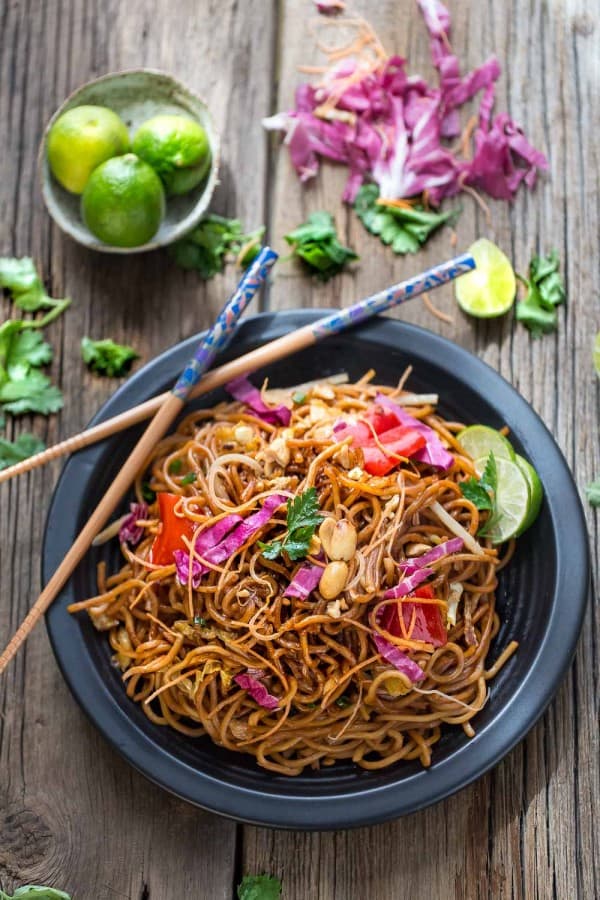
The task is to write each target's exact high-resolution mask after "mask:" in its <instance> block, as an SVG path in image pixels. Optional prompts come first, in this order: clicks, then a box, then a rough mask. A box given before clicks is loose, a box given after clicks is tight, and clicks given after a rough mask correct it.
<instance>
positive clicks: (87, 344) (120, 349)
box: [81, 337, 139, 378]
mask: <svg viewBox="0 0 600 900" xmlns="http://www.w3.org/2000/svg"><path fill="white" fill-rule="evenodd" d="M81 356H82V358H83V361H84V363H85V364H86V365H87V366H88V368H89V369H91V370H92V371H93V372H96V373H97V374H98V375H108V377H109V378H116V377H119V376H120V375H124V374H125V373H126V372H128V371H129V369H130V368H131V363H132V362H133V360H134V359H138V357H139V353H137V352H136V351H135V350H134V349H133V347H128V346H127V345H126V344H116V343H115V342H114V341H111V340H110V338H107V339H106V340H103V341H93V340H92V339H91V338H89V337H84V338H82V341H81Z"/></svg>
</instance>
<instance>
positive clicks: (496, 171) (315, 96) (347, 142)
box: [263, 0, 548, 204]
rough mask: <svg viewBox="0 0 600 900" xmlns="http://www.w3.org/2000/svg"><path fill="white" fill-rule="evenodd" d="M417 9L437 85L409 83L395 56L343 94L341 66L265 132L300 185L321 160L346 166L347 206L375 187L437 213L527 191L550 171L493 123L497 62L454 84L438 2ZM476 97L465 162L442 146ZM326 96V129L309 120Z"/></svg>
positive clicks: (344, 68)
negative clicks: (451, 204) (331, 107)
mask: <svg viewBox="0 0 600 900" xmlns="http://www.w3.org/2000/svg"><path fill="white" fill-rule="evenodd" d="M417 2H418V5H419V7H420V9H421V12H422V14H423V18H424V20H425V25H426V27H427V30H428V33H429V40H430V53H431V58H432V62H433V64H434V66H435V68H436V69H437V72H438V84H437V85H429V84H427V83H426V82H425V81H424V80H423V79H421V78H419V77H416V76H409V75H408V74H407V72H406V60H404V59H402V58H401V57H399V56H392V57H390V58H389V59H387V60H386V61H385V63H384V64H382V66H381V67H380V68H379V69H377V70H375V71H369V72H367V73H366V74H365V75H364V76H363V77H362V78H361V79H360V80H359V81H358V82H357V81H354V82H352V83H351V84H348V80H349V76H350V75H352V74H353V73H354V71H355V68H356V63H355V62H354V61H352V60H342V61H341V62H340V63H338V65H337V66H335V67H334V68H333V69H332V70H330V71H329V73H328V74H327V75H326V76H325V79H324V82H323V83H322V84H321V85H319V86H318V87H315V86H313V85H311V84H301V85H300V86H299V87H298V89H297V91H296V105H295V108H294V109H293V110H290V111H289V112H281V113H278V114H277V115H275V116H272V117H271V118H269V119H265V120H264V121H263V124H264V126H265V128H267V129H270V130H277V131H283V132H284V133H285V141H284V142H285V144H286V145H287V147H288V150H289V153H290V158H291V161H292V164H293V165H294V167H295V169H296V171H297V172H298V175H299V176H300V180H301V181H306V180H308V179H309V178H312V177H314V176H315V175H316V174H317V172H318V170H319V165H320V160H321V159H331V160H334V161H336V162H340V163H343V164H345V165H346V166H347V167H348V180H347V182H346V186H345V188H344V193H343V199H344V200H346V201H348V202H350V203H352V202H353V201H354V199H355V197H356V194H357V191H358V189H359V188H360V186H361V184H362V183H363V181H365V180H373V181H375V182H377V184H378V185H379V188H380V195H381V196H382V197H385V198H388V199H394V198H403V197H413V196H415V195H418V194H420V193H422V192H423V191H427V193H428V197H429V200H430V202H432V203H433V204H438V203H440V202H441V201H442V200H443V199H444V198H445V197H451V196H454V195H455V194H458V193H459V192H460V191H461V190H462V188H463V185H464V184H468V185H473V186H475V187H477V188H479V189H481V190H484V191H486V192H487V193H488V194H490V195H491V196H492V197H496V198H499V199H506V200H510V199H512V198H513V197H514V195H515V193H516V191H517V189H518V188H519V186H520V185H521V183H522V182H523V183H525V184H526V185H527V186H528V187H530V188H532V187H533V186H534V185H535V181H536V177H537V173H538V171H543V170H545V169H547V168H548V163H547V160H546V158H545V156H544V155H543V154H542V153H540V152H539V151H537V150H535V149H534V148H533V147H532V146H531V145H530V144H529V142H528V141H527V140H526V138H525V136H524V135H523V132H522V130H521V129H520V128H519V127H518V125H516V124H515V122H513V120H512V119H511V118H510V117H509V116H508V115H507V114H506V113H503V114H501V115H498V116H496V118H495V119H494V120H493V121H492V117H491V112H492V108H493V105H494V99H495V84H496V81H497V80H498V78H499V77H500V71H501V69H500V64H499V62H498V60H497V59H496V57H494V56H492V57H490V58H489V59H488V60H486V61H485V62H484V63H483V64H482V65H480V66H478V67H476V68H475V69H473V70H472V71H471V72H469V73H467V74H466V75H461V71H460V62H459V60H458V57H457V56H456V55H455V54H454V53H453V52H452V49H451V46H450V26H451V20H450V13H449V12H448V10H447V8H446V7H445V6H444V4H443V3H440V2H439V0H417ZM317 5H318V6H319V5H320V6H332V5H333V6H335V5H336V4H335V3H333V4H331V3H329V4H326V3H321V4H319V3H317ZM480 92H483V94H482V97H481V100H480V103H479V123H478V127H477V129H476V131H475V133H474V136H473V138H474V145H475V149H474V154H473V157H472V159H464V158H462V157H459V156H457V155H456V153H455V152H454V151H453V150H451V149H450V147H449V146H446V145H445V144H444V143H443V141H444V140H446V139H448V138H455V137H456V136H457V135H458V134H460V118H459V111H460V108H461V107H462V106H463V105H464V104H465V103H467V102H468V101H469V100H471V99H472V98H473V97H474V96H475V95H476V94H479V93H480ZM331 96H335V98H336V103H335V107H336V111H337V113H338V115H337V116H336V118H334V119H332V120H329V119H327V118H322V117H321V116H320V115H318V114H317V113H318V108H319V107H320V106H321V105H322V104H323V103H324V102H325V101H326V100H327V99H328V98H329V97H331ZM340 113H341V114H342V117H341V118H340V116H339V114H340Z"/></svg>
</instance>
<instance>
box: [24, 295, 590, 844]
mask: <svg viewBox="0 0 600 900" xmlns="http://www.w3.org/2000/svg"><path fill="white" fill-rule="evenodd" d="M322 315H323V311H322V310H316V309H304V310H290V311H283V312H278V313H262V314H258V315H256V316H251V317H248V318H247V319H245V320H244V321H243V322H242V323H241V325H240V326H239V330H238V335H239V339H240V342H246V343H253V344H257V343H264V342H266V341H267V340H272V339H273V338H275V337H278V336H280V335H281V334H285V333H287V332H289V331H292V330H294V329H296V328H299V327H301V326H302V325H306V324H308V323H311V322H313V321H315V320H316V319H317V318H320V317H321V316H322ZM354 333H355V334H356V335H357V338H358V339H360V337H365V338H367V337H368V339H369V340H370V341H375V342H377V341H379V342H381V343H382V344H385V343H386V342H388V343H389V342H390V340H391V339H392V338H393V339H394V340H397V341H399V342H400V343H403V344H405V345H408V346H409V347H410V350H411V352H413V353H414V354H415V355H416V356H419V355H420V354H419V350H420V349H422V348H423V347H425V348H426V349H427V354H428V355H429V357H430V358H434V359H436V360H438V359H444V365H445V366H446V368H451V369H452V371H454V372H460V373H461V378H462V380H463V381H469V383H470V384H477V385H478V393H479V394H480V395H485V397H486V401H487V402H488V403H491V399H490V398H491V397H492V396H493V398H494V399H493V405H494V406H496V407H498V408H499V409H508V408H510V409H511V419H514V420H515V421H519V422H520V423H521V424H520V430H521V431H522V430H526V433H527V444H528V447H527V450H528V451H529V450H531V451H532V452H531V453H530V458H532V459H533V460H534V461H535V458H536V450H538V449H539V447H540V446H541V447H542V448H543V451H544V466H545V468H546V469H551V471H552V473H553V477H552V479H551V483H550V485H548V484H546V485H545V487H546V497H547V499H548V501H549V502H550V505H551V507H553V504H559V506H556V507H555V508H554V510H553V511H554V512H555V513H556V514H555V515H553V517H552V519H553V526H554V531H555V535H556V546H557V548H558V552H557V564H556V584H555V588H554V596H553V600H552V606H551V609H550V611H549V616H548V625H547V629H546V632H545V634H544V638H543V640H542V642H541V644H540V646H539V649H538V652H537V655H536V656H535V657H534V658H533V660H532V662H531V666H530V669H529V673H528V676H527V677H526V678H525V679H524V680H523V681H522V682H521V683H520V685H519V686H518V687H517V689H516V690H515V692H514V693H513V694H512V695H511V697H510V698H509V700H508V701H507V702H506V703H505V704H504V706H503V707H501V709H500V710H499V712H498V714H497V715H496V717H495V718H494V719H493V721H492V722H491V723H490V724H489V726H488V727H487V729H486V730H485V732H484V733H483V734H482V735H480V736H479V738H480V739H479V740H478V741H477V743H476V744H475V745H473V746H471V745H465V747H462V748H461V749H460V750H458V751H456V752H455V753H452V754H451V755H450V756H449V757H447V758H446V759H445V760H444V761H443V762H442V763H440V764H439V765H436V766H435V767H434V768H433V769H432V770H423V772H420V773H418V774H416V775H413V776H411V777H410V778H408V779H402V780H401V784H400V785H399V789H397V790H393V789H391V788H390V786H389V785H388V786H379V787H371V788H370V787H369V786H368V785H367V784H366V782H364V783H362V784H359V787H358V788H357V790H356V791H354V792H352V793H349V792H344V793H343V794H339V795H336V794H335V793H331V794H328V795H327V796H326V797H324V796H323V795H322V794H315V795H310V794H309V793H308V792H307V794H306V796H303V797H297V796H292V795H289V794H286V793H285V789H282V790H281V791H278V792H277V793H276V794H275V793H266V792H263V791H259V790H252V789H249V788H247V787H243V786H240V785H234V784H231V783H230V782H227V781H225V780H220V779H217V778H214V777H213V776H211V775H209V774H207V773H204V772H198V771H197V770H194V769H192V768H191V767H190V766H188V765H187V764H186V763H185V762H183V761H182V760H180V759H177V758H176V757H175V756H173V755H172V754H170V753H169V752H168V751H166V750H165V749H164V748H160V747H158V746H157V745H156V744H154V743H153V742H152V740H151V739H150V738H149V737H148V736H147V735H145V734H143V733H142V732H141V731H140V730H139V729H138V728H137V727H136V726H135V725H134V724H133V723H132V721H131V720H130V719H129V718H128V717H127V715H126V714H125V713H124V712H123V710H122V709H120V708H119V707H118V706H117V705H116V703H115V701H114V700H113V698H112V697H111V695H110V693H109V691H108V690H107V688H106V687H105V685H104V684H103V682H102V680H101V678H100V677H99V674H98V673H97V671H96V670H95V669H94V667H93V666H91V665H90V660H89V657H88V656H87V654H86V651H85V645H84V642H83V641H81V642H80V643H79V644H73V643H69V642H65V641H61V630H62V628H61V622H64V618H63V617H64V615H66V613H65V611H64V606H65V605H66V602H67V600H66V596H67V594H68V591H69V586H68V585H67V587H66V588H65V590H64V591H63V593H62V594H61V599H62V602H61V603H55V604H54V606H53V607H51V609H50V610H49V612H48V614H47V616H46V626H47V630H48V635H49V638H50V642H51V646H52V649H53V652H54V655H55V657H56V660H57V662H58V665H59V668H60V670H61V672H62V674H63V677H64V678H65V681H66V682H67V684H68V686H69V688H70V690H71V692H72V693H73V695H74V697H75V699H76V700H77V702H78V703H79V704H80V706H81V707H82V709H83V711H84V712H85V713H86V715H87V716H88V718H89V719H90V720H91V721H92V722H93V724H94V725H95V726H96V727H97V728H98V730H99V731H100V732H101V733H102V734H103V736H104V737H105V738H106V739H107V740H108V742H109V743H110V744H111V745H112V746H113V747H114V748H115V749H116V750H117V752H118V753H120V754H121V756H123V757H124V758H125V759H126V760H127V761H128V762H129V763H130V764H131V765H132V766H133V767H134V768H135V769H137V770H138V771H139V772H141V773H142V774H143V775H145V776H146V777H147V778H149V779H150V780H151V781H153V782H154V783H155V784H157V785H159V786H160V787H162V788H164V789H165V790H167V791H169V792H170V793H172V794H174V795H176V796H178V797H180V798H181V799H184V800H186V801H188V802H190V803H192V804H194V805H196V806H199V807H201V808H203V809H206V810H209V811H211V812H216V813H218V814H220V815H224V816H227V817H229V818H233V819H235V820H237V821H241V822H247V823H250V824H258V825H267V826H272V827H278V828H296V829H303V830H327V829H340V828H350V827H356V826H360V825H371V824H375V823H378V822H383V821H386V820H389V819H392V818H396V817H398V816H401V815H405V814H408V813H412V812H415V811H417V810H419V809H423V808H425V807H427V806H430V805H431V804H433V803H436V802H438V801H440V800H442V799H444V798H446V797H448V796H450V795H452V794H454V793H455V792H456V791H458V790H460V789H462V788H464V787H466V786H467V785H468V784H470V783H471V782H473V781H474V780H476V779H477V778H479V777H480V776H482V775H483V774H484V773H485V772H487V771H489V770H490V769H491V768H492V767H493V766H495V765H496V764H497V763H498V762H499V761H500V760H501V759H502V757H504V756H505V755H506V754H507V753H508V752H509V751H510V750H511V749H512V748H513V747H514V746H515V745H516V744H517V743H518V742H519V741H520V740H521V739H522V738H523V737H524V736H525V735H526V733H527V732H528V731H529V729H530V728H531V727H532V726H533V725H534V724H535V722H536V721H537V720H538V719H539V717H540V716H541V715H542V714H543V712H544V710H545V709H546V707H547V705H548V703H549V702H550V701H551V699H552V697H553V696H554V694H555V693H556V691H557V689H558V686H559V684H560V682H561V680H562V678H563V676H564V675H565V673H566V671H567V669H568V667H569V665H570V663H571V660H572V657H573V654H574V652H575V647H576V643H577V639H578V637H579V632H580V629H581V625H582V622H583V617H584V614H585V609H586V603H587V598H588V593H589V585H590V560H589V546H588V538H587V530H586V525H585V518H584V514H583V509H582V506H581V501H580V498H579V495H578V492H577V488H576V486H575V483H574V481H573V478H572V476H571V473H570V471H569V468H568V466H567V463H566V461H565V459H564V457H563V456H562V453H561V451H560V449H559V448H558V446H557V444H556V442H555V441H554V438H553V436H552V435H551V433H550V432H549V430H548V429H547V428H546V426H545V425H544V423H543V422H542V421H541V419H540V418H539V416H538V415H537V413H536V412H535V411H534V410H533V409H532V407H531V406H530V405H529V404H528V403H527V401H526V400H525V399H524V398H523V397H521V395H520V394H519V393H518V392H517V391H516V390H515V389H514V388H513V387H512V386H511V385H510V384H509V383H508V382H507V381H506V380H505V379H504V378H503V377H502V376H501V375H500V374H499V373H498V372H496V371H495V370H494V369H492V368H491V367H490V366H488V365H487V364H486V363H485V362H483V361H482V360H480V359H479V358H478V357H476V356H474V355H473V354H471V353H470V352H469V351H467V350H465V349H463V348H462V347H460V346H458V345H457V344H455V343H453V342H451V341H449V340H447V339H446V338H443V337H441V336H440V335H437V334H434V333H433V332H430V331H427V330H426V329H423V328H419V327H418V326H415V325H410V324H407V323H405V322H401V321H397V320H392V319H381V318H379V319H375V320H371V321H370V322H368V323H365V324H363V325H361V326H360V328H359V329H355V331H354ZM199 337H200V335H196V336H194V337H192V338H189V339H188V340H186V341H183V342H181V343H180V344H177V345H175V346H174V347H172V348H171V349H169V350H167V351H166V352H165V353H163V354H161V355H160V356H158V357H157V358H155V359H154V360H152V361H151V362H149V363H148V364H147V365H146V366H144V367H143V368H141V369H140V370H139V371H138V372H136V373H135V375H133V376H132V377H131V378H130V379H129V380H128V381H127V382H126V383H125V384H124V385H122V386H121V387H120V388H119V389H118V390H117V391H116V393H115V394H114V395H113V396H112V397H111V398H110V399H109V400H108V401H107V402H106V403H105V404H104V405H103V406H102V408H101V409H100V410H99V412H98V413H97V414H96V415H95V416H94V418H93V419H92V420H91V423H90V424H96V423H98V422H100V421H102V420H103V419H105V418H108V417H109V416H111V415H115V414H117V413H118V412H121V411H123V410H125V409H127V408H129V407H130V406H131V405H133V404H134V403H137V402H139V400H140V397H144V398H145V397H147V396H151V395H152V394H153V393H155V392H157V390H160V389H162V386H163V385H164V383H165V380H168V378H169V377H173V378H175V376H176V375H177V366H176V365H175V357H178V356H179V355H180V354H181V355H182V356H183V358H184V359H185V358H187V355H188V354H189V355H191V354H192V352H193V350H194V348H195V346H196V344H197V342H198V339H199ZM235 343H237V341H236V342H234V344H235ZM232 349H234V348H233V347H232ZM523 423H525V424H523ZM94 450H95V448H93V447H92V448H88V449H87V450H86V451H83V452H80V453H79V454H76V455H75V456H74V457H71V458H70V459H69V460H68V461H67V463H66V464H65V466H64V468H63V470H62V473H61V476H60V478H59V481H58V484H57V486H56V488H55V491H54V494H53V497H52V501H51V505H50V509H49V512H48V516H47V521H46V528H45V534H44V543H43V550H42V579H43V582H44V583H46V582H47V581H48V579H49V577H50V575H51V573H52V571H53V570H54V567H55V566H56V564H57V562H58V561H59V560H60V559H61V558H62V555H64V553H65V551H66V549H67V547H68V545H69V542H70V540H71V539H72V538H71V537H70V536H69V532H68V529H65V528H64V525H63V527H62V528H55V527H54V524H55V522H57V521H60V522H61V524H62V523H64V522H65V521H70V520H71V521H75V520H76V517H77V514H78V506H77V504H78V497H77V490H74V487H73V486H74V484H75V485H76V484H77V483H78V481H80V480H82V479H83V480H84V481H85V479H86V478H89V477H90V475H91V473H92V471H93V468H94ZM558 493H560V497H559V496H558ZM567 548H568V550H567ZM561 596H562V597H565V596H568V597H569V616H564V615H562V616H561V615H560V614H559V603H560V597H561ZM69 599H72V598H69ZM86 664H87V668H86ZM465 750H468V751H469V752H468V753H467V754H466V760H465V759H463V753H464V751H465Z"/></svg>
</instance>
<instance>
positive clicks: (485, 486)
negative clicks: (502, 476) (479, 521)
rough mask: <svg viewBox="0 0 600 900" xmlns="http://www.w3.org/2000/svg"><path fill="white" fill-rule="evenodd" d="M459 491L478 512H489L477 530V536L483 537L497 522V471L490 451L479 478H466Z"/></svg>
mask: <svg viewBox="0 0 600 900" xmlns="http://www.w3.org/2000/svg"><path fill="white" fill-rule="evenodd" d="M459 487H460V491H461V494H462V495H463V497H466V499H467V500H470V501H471V503H473V505H474V506H476V507H477V509H479V510H489V512H490V515H489V516H488V519H487V521H486V522H485V524H484V525H483V526H482V527H481V528H480V529H479V532H478V534H479V535H481V536H485V535H486V534H487V533H488V532H489V531H490V530H491V528H492V527H493V526H494V525H495V524H496V522H497V520H498V510H497V508H496V492H497V490H498V470H497V466H496V457H495V456H494V454H493V452H491V451H490V455H489V456H488V458H487V462H486V464H485V468H484V470H483V474H482V476H481V478H480V479H479V480H478V479H477V478H468V479H467V480H466V481H461V483H460V485H459Z"/></svg>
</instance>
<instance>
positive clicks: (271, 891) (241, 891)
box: [237, 875, 281, 900]
mask: <svg viewBox="0 0 600 900" xmlns="http://www.w3.org/2000/svg"><path fill="white" fill-rule="evenodd" d="M237 895H238V900H280V898H281V881H280V880H279V878H274V877H273V876H272V875H244V877H243V878H242V880H241V882H240V884H238V886H237Z"/></svg>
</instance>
